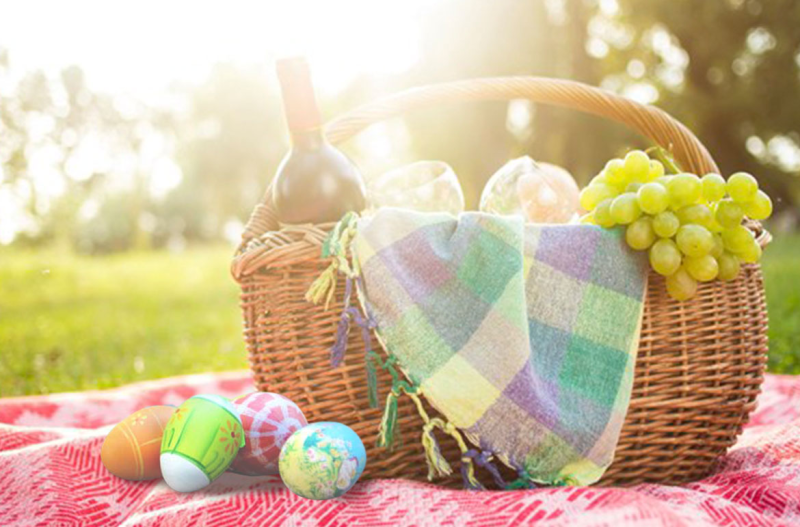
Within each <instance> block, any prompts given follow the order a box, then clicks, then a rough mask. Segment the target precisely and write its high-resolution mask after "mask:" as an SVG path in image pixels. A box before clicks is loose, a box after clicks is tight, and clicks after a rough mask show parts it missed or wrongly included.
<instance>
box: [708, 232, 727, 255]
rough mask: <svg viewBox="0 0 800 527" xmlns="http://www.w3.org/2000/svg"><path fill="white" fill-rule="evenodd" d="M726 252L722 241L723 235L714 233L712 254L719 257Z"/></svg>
mask: <svg viewBox="0 0 800 527" xmlns="http://www.w3.org/2000/svg"><path fill="white" fill-rule="evenodd" d="M724 252H725V244H724V243H723V242H722V236H720V235H719V234H714V247H712V248H711V252H710V253H709V254H711V256H713V257H714V258H719V257H720V256H722V254H723V253H724Z"/></svg>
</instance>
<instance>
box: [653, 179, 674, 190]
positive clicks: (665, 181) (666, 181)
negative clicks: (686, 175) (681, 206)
mask: <svg viewBox="0 0 800 527" xmlns="http://www.w3.org/2000/svg"><path fill="white" fill-rule="evenodd" d="M673 177H675V176H660V177H657V178H655V179H654V180H653V183H658V184H659V185H661V186H663V187H664V188H667V186H668V185H669V182H670V181H672V178H673Z"/></svg>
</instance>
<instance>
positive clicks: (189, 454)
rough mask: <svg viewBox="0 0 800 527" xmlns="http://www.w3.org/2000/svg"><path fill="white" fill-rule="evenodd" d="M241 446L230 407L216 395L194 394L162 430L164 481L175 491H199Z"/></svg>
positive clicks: (241, 436) (238, 423) (235, 416)
mask: <svg viewBox="0 0 800 527" xmlns="http://www.w3.org/2000/svg"><path fill="white" fill-rule="evenodd" d="M243 446H244V433H243V430H242V422H241V419H240V418H239V415H238V414H237V412H236V409H235V408H234V406H233V404H232V403H231V402H230V401H229V400H228V399H226V398H224V397H220V396H218V395H195V396H194V397H192V398H190V399H187V400H186V402H184V403H183V404H182V405H181V406H180V407H179V408H178V409H177V410H176V411H175V413H174V414H173V415H172V418H171V419H170V420H169V423H168V424H167V427H166V429H165V430H164V439H163V441H162V443H161V473H162V475H163V476H164V481H166V483H167V485H169V486H170V487H171V488H172V489H173V490H176V491H178V492H193V491H195V490H199V489H202V488H203V487H205V486H207V485H209V484H210V483H211V482H212V481H214V480H215V479H216V478H217V477H219V475H220V474H222V473H223V472H225V470H227V468H228V467H229V466H230V464H231V462H232V461H233V460H234V458H235V457H236V454H237V452H239V449H240V448H241V447H243Z"/></svg>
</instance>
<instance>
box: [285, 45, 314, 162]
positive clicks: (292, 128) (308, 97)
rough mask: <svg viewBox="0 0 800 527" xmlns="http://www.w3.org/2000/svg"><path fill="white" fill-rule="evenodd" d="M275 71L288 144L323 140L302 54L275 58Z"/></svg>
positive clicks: (309, 144) (308, 145)
mask: <svg viewBox="0 0 800 527" xmlns="http://www.w3.org/2000/svg"><path fill="white" fill-rule="evenodd" d="M277 71H278V80H279V81H280V84H281V93H282V94H283V109H284V112H285V114H286V124H287V125H288V127H289V133H290V134H291V137H292V145H293V146H294V147H295V148H309V149H314V148H319V147H320V146H322V144H323V142H324V138H323V135H322V118H321V116H320V113H319V107H318V106H317V98H316V97H315V96H314V86H313V85H312V84H311V72H310V70H309V68H308V63H307V62H306V61H305V59H303V58H291V59H283V60H279V61H278V63H277Z"/></svg>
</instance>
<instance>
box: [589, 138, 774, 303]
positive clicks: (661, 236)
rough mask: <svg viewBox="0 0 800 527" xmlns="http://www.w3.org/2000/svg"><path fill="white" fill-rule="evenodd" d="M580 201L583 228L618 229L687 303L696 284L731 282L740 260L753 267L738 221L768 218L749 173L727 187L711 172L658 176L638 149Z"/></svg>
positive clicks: (749, 240)
mask: <svg viewBox="0 0 800 527" xmlns="http://www.w3.org/2000/svg"><path fill="white" fill-rule="evenodd" d="M580 202H581V206H582V207H583V208H584V209H585V210H587V211H589V213H588V214H586V215H585V216H584V217H583V218H582V221H583V222H585V223H592V224H596V225H600V226H601V227H605V228H612V227H615V226H617V225H623V226H626V227H625V228H626V231H625V240H626V241H627V243H628V245H629V246H630V247H631V248H633V249H635V250H637V251H648V254H649V257H650V265H651V266H652V268H653V270H655V271H656V272H657V273H658V274H660V275H663V276H665V277H666V278H667V291H668V292H669V294H670V296H671V297H672V298H675V299H676V300H687V299H689V298H692V297H693V296H694V295H695V293H696V292H697V282H708V281H710V280H714V279H719V280H733V279H735V278H736V277H737V276H738V275H739V269H740V266H741V263H742V262H745V263H755V262H758V261H759V260H760V259H761V246H760V245H759V244H758V242H756V240H755V237H754V236H753V233H752V232H751V231H750V230H749V229H747V228H745V227H744V226H743V225H742V221H743V220H744V218H745V217H749V218H751V219H754V220H763V219H766V218H768V217H769V216H770V215H771V214H772V200H770V198H769V196H767V194H765V193H764V192H763V191H762V190H759V188H758V182H756V179H755V178H754V177H753V176H751V175H750V174H747V173H744V172H737V173H736V174H733V175H732V176H730V177H729V178H728V181H725V179H724V178H723V177H722V176H720V175H719V174H706V175H705V176H703V177H698V176H696V175H695V174H688V173H679V174H675V175H665V173H664V165H663V164H661V163H660V162H659V161H657V160H651V159H650V157H649V156H648V155H647V154H646V153H645V152H642V151H639V150H635V151H632V152H630V153H628V155H626V156H625V159H612V160H611V161H609V162H608V163H607V164H606V166H605V168H604V169H603V171H602V172H601V173H600V174H598V175H597V176H595V177H594V179H592V181H591V183H590V184H589V186H587V187H586V188H584V189H583V190H582V191H581V195H580Z"/></svg>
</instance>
